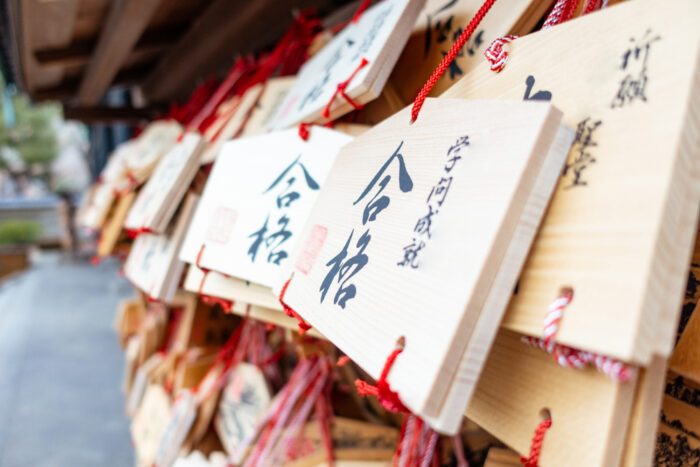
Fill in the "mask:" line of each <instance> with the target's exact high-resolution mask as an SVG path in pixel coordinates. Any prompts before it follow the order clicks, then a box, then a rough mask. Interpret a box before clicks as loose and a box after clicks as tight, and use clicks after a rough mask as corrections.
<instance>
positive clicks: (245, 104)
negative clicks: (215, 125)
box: [200, 84, 263, 164]
mask: <svg viewBox="0 0 700 467" xmlns="http://www.w3.org/2000/svg"><path fill="white" fill-rule="evenodd" d="M262 90H263V85H262V84H256V85H255V86H253V87H252V88H250V89H248V90H247V91H246V92H245V94H243V96H242V97H241V98H240V101H239V102H238V105H237V106H236V107H235V110H233V112H231V113H229V114H228V115H227V116H222V118H221V120H223V122H224V123H223V124H222V125H221V127H220V129H219V130H218V131H216V132H212V133H209V132H207V133H206V134H205V135H204V137H205V138H206V139H207V141H209V144H208V145H207V148H206V149H205V150H204V152H203V153H202V157H201V158H200V163H201V164H209V163H212V162H214V160H215V159H216V156H218V155H219V151H220V150H221V145H222V144H223V143H225V142H226V141H228V140H230V139H234V138H236V137H237V136H238V135H239V134H240V132H241V130H242V129H243V127H244V126H245V124H246V121H247V120H248V117H249V116H250V114H251V112H252V111H253V109H254V108H255V105H256V103H257V102H258V99H259V98H260V94H261V93H262Z"/></svg>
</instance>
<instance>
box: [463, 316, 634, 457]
mask: <svg viewBox="0 0 700 467" xmlns="http://www.w3.org/2000/svg"><path fill="white" fill-rule="evenodd" d="M635 381H636V379H633V380H631V381H628V382H626V383H624V384H618V383H615V382H614V381H612V380H611V379H610V378H608V377H606V376H605V375H603V374H602V373H600V372H598V371H596V370H595V369H594V368H590V367H589V368H584V369H582V370H575V369H571V368H565V367H562V366H560V365H559V364H558V363H557V362H556V361H555V360H554V359H553V358H552V357H551V356H550V355H548V354H547V353H545V352H543V351H542V350H540V349H539V348H535V347H530V346H528V345H525V344H523V343H522V342H521V340H520V336H519V335H518V334H516V333H513V332H511V331H507V330H503V329H501V331H500V332H499V333H498V337H497V338H496V341H495V342H494V344H493V347H492V348H491V352H490V353H489V355H488V360H487V362H486V365H485V366H484V369H483V372H482V374H481V377H480V378H479V381H478V383H477V388H476V391H475V392H474V397H473V398H472V400H471V401H470V403H469V407H468V408H467V411H466V416H467V417H469V419H471V420H474V421H475V422H476V423H478V424H479V425H480V426H481V427H483V428H484V429H485V430H487V431H488V432H489V433H491V434H493V435H494V436H496V437H497V438H498V439H499V440H501V441H503V442H504V443H506V444H507V445H508V446H509V447H511V448H513V449H515V450H516V451H518V452H519V453H520V454H523V455H527V454H528V452H529V450H530V445H531V443H532V435H533V433H534V432H535V428H536V427H537V425H538V424H539V423H540V421H541V420H542V417H543V415H544V413H543V412H544V409H547V410H548V411H549V413H550V414H551V418H552V426H551V428H549V429H548V430H547V432H546V434H545V437H544V444H543V447H542V451H541V454H540V458H539V465H541V466H543V467H549V466H562V465H581V466H594V465H595V466H603V465H604V466H608V465H610V466H614V465H619V463H620V459H621V456H622V451H623V447H624V442H625V434H626V433H627V426H628V422H629V419H630V413H631V410H632V405H633V401H634V392H635Z"/></svg>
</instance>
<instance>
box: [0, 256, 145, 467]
mask: <svg viewBox="0 0 700 467" xmlns="http://www.w3.org/2000/svg"><path fill="white" fill-rule="evenodd" d="M116 270H117V265H116V264H115V263H103V264H101V265H100V266H97V267H95V266H92V265H90V264H86V263H69V262H64V261H63V260H61V259H60V258H59V257H56V256H53V257H52V256H51V255H48V256H47V255H42V259H41V260H40V261H39V264H37V265H35V266H34V267H33V268H32V269H30V270H29V271H27V272H25V273H23V274H22V275H20V276H19V277H17V278H15V279H13V280H10V281H9V282H6V283H5V284H3V285H2V286H0V467H24V466H27V467H29V466H32V467H34V466H49V467H53V466H61V467H80V466H91V467H92V466H131V465H133V453H132V447H131V438H130V435H129V422H128V420H127V419H126V417H125V415H124V400H123V397H122V394H121V390H120V385H121V373H122V367H123V356H122V351H121V349H120V348H119V345H118V343H117V339H116V335H115V332H114V330H113V329H112V319H113V317H114V313H115V310H116V306H117V303H118V302H119V300H121V299H122V298H124V297H128V296H130V295H131V294H132V293H133V292H132V289H131V286H130V285H129V284H128V283H127V282H126V281H125V280H124V279H121V278H119V277H117V273H116Z"/></svg>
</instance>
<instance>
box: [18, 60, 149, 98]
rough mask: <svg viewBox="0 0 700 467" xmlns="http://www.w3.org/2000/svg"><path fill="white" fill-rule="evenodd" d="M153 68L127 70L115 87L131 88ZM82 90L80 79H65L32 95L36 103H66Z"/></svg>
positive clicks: (115, 80)
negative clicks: (56, 101)
mask: <svg viewBox="0 0 700 467" xmlns="http://www.w3.org/2000/svg"><path fill="white" fill-rule="evenodd" d="M151 69H152V67H151V66H137V67H133V68H127V69H126V70H122V71H120V72H119V73H117V76H116V77H115V78H114V80H113V81H112V85H114V86H130V85H133V84H136V83H137V82H140V81H142V80H143V79H144V78H145V77H146V76H147V75H148V73H149V72H150V71H151ZM79 88H80V77H75V78H68V79H64V80H63V82H62V83H61V84H59V85H57V86H52V87H49V88H39V89H36V90H35V91H33V92H32V93H30V95H31V97H32V99H34V100H35V101H55V100H58V101H65V100H68V99H70V98H73V97H75V94H76V93H77V92H78V89H79Z"/></svg>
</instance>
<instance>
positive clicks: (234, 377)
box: [214, 363, 272, 454]
mask: <svg viewBox="0 0 700 467" xmlns="http://www.w3.org/2000/svg"><path fill="white" fill-rule="evenodd" d="M271 399H272V394H271V393H270V389H269V387H268V385H267V381H266V380H265V376H264V375H263V372H262V371H260V369H259V368H258V367H257V366H255V365H250V364H248V363H239V364H238V365H236V367H235V368H234V369H233V372H232V373H231V376H230V379H229V382H228V384H227V385H226V387H225V388H224V390H223V392H222V394H221V400H220V402H219V410H218V413H217V415H216V418H215V420H214V426H215V427H216V432H217V433H218V434H219V439H221V442H222V443H223V445H224V447H225V448H226V452H228V453H229V454H230V453H233V452H234V451H235V450H236V447H237V446H238V444H239V443H240V442H241V441H243V440H244V439H246V438H247V437H248V436H251V435H252V434H253V432H254V428H255V422H256V421H257V419H258V417H259V416H260V414H261V413H262V412H263V411H264V410H265V409H266V408H267V406H268V405H269V404H270V400H271Z"/></svg>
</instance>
